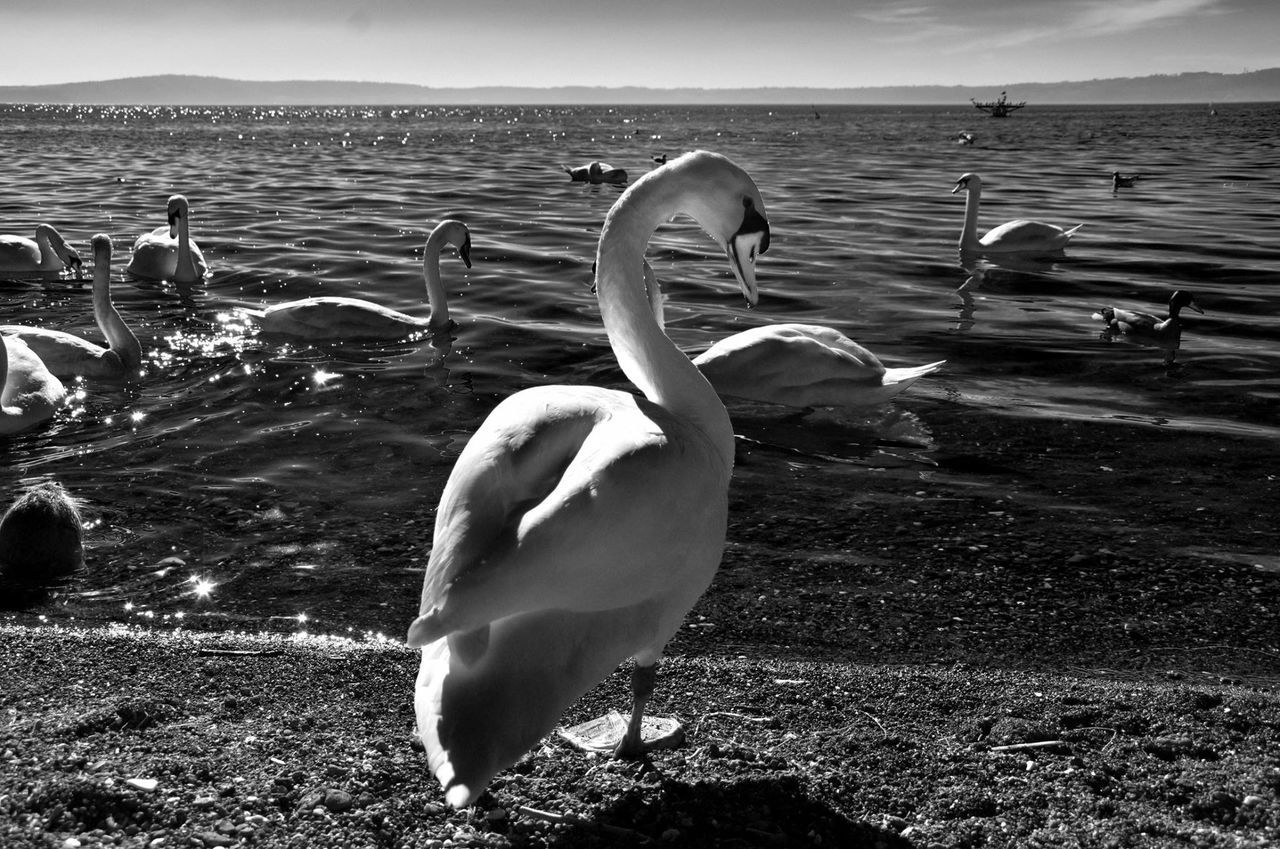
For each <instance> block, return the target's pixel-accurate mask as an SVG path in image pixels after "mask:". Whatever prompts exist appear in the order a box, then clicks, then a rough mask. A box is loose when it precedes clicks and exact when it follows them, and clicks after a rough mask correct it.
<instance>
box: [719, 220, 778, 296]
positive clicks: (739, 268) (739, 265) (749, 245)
mask: <svg viewBox="0 0 1280 849" xmlns="http://www.w3.org/2000/svg"><path fill="white" fill-rule="evenodd" d="M762 243H763V244H764V247H760V246H761V244H762ZM767 247H768V232H767V231H766V232H765V233H760V232H755V233H739V234H738V235H736V236H734V237H733V238H732V239H730V240H729V246H728V248H726V249H725V253H726V254H727V255H728V257H729V265H730V266H731V267H732V268H733V276H734V277H736V278H738V285H739V286H741V287H742V296H743V297H744V298H746V299H747V303H748V304H750V305H751V306H753V307H754V306H755V305H756V302H757V301H758V300H759V299H760V292H759V290H758V289H757V288H756V253H757V252H759V253H764V251H765V249H766V248H767Z"/></svg>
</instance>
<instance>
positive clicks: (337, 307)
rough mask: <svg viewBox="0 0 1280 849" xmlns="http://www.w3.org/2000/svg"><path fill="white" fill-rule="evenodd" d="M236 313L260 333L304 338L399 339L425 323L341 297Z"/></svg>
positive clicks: (379, 307) (425, 320)
mask: <svg viewBox="0 0 1280 849" xmlns="http://www.w3.org/2000/svg"><path fill="white" fill-rule="evenodd" d="M240 313H241V314H242V315H245V316H246V317H249V318H252V319H253V320H254V321H256V322H257V323H258V326H259V328H260V329H261V330H262V331H263V332H266V333H274V334H279V335H282V336H298V337H303V338H307V339H403V338H404V337H405V336H408V335H409V334H410V333H413V332H415V331H417V330H421V329H423V328H426V327H427V326H428V324H429V320H428V319H425V318H416V317H414V316H411V315H408V314H407V313H402V312H399V311H397V310H393V309H391V308H389V307H384V306H382V305H381V304H378V303H375V302H373V301H366V300H363V299H361V298H344V297H321V298H303V299H301V300H297V301H289V302H287V303H283V304H275V305H274V306H270V307H267V308H266V309H264V310H260V311H258V310H240Z"/></svg>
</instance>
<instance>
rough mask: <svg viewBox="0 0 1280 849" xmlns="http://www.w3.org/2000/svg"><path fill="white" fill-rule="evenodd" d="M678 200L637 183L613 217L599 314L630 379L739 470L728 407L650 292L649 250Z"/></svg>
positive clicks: (604, 246)
mask: <svg viewBox="0 0 1280 849" xmlns="http://www.w3.org/2000/svg"><path fill="white" fill-rule="evenodd" d="M655 186H656V187H657V189H658V190H657V191H655ZM678 201H679V196H678V195H675V196H673V195H671V194H670V193H662V192H661V181H658V182H657V183H655V182H650V183H647V184H644V183H637V184H636V185H635V186H633V187H632V188H631V189H629V190H628V197H626V198H625V201H624V202H619V204H618V205H617V206H615V207H614V209H613V210H612V211H611V212H610V213H609V216H608V217H607V218H606V219H605V223H604V228H603V229H602V231H601V234H600V247H599V252H598V255H597V257H596V269H597V273H596V291H597V297H598V299H599V302H600V315H601V318H602V319H603V321H604V328H605V333H606V334H608V337H609V343H610V345H611V346H612V347H613V352H614V356H615V357H617V360H618V365H619V366H620V367H621V369H622V372H623V374H625V375H626V376H627V379H628V380H630V381H631V382H632V383H633V384H635V386H636V387H637V388H638V389H639V390H640V391H641V392H642V393H643V394H644V396H645V397H646V398H647V399H649V400H650V401H652V402H653V403H655V404H657V405H658V406H660V407H662V408H663V409H665V410H667V411H668V412H671V413H672V414H674V415H676V416H678V417H680V418H682V419H685V420H687V421H689V422H691V423H693V424H694V425H695V426H696V427H697V428H698V429H699V430H701V431H702V432H703V433H704V434H705V435H706V436H707V438H708V439H709V440H710V441H711V443H712V444H713V445H714V446H715V448H716V450H717V451H718V452H719V454H720V456H721V458H722V459H723V460H724V463H725V467H726V468H727V469H732V468H733V427H732V425H731V424H730V423H729V415H728V413H727V412H725V408H724V404H723V403H722V402H721V401H720V398H719V396H718V395H717V394H716V392H715V390H714V389H712V387H711V384H710V383H708V382H707V379H706V378H705V377H703V376H702V373H701V372H699V371H698V369H697V367H695V366H694V365H693V363H692V362H690V360H689V358H688V357H686V356H685V355H684V354H683V353H682V352H681V351H680V349H679V348H677V347H676V345H675V343H673V342H672V341H671V340H670V339H668V338H667V336H666V334H665V333H663V331H662V328H661V327H659V325H658V322H657V320H656V318H655V316H654V311H653V306H652V304H651V303H650V302H649V296H648V294H647V292H646V287H645V281H644V271H643V267H644V266H643V263H644V249H645V246H646V245H648V243H649V238H650V237H651V236H652V235H653V233H654V231H655V230H656V229H657V228H658V226H659V225H660V224H661V223H662V222H663V221H665V220H667V219H669V218H671V217H672V216H673V215H675V214H677V213H679V212H680V211H681V209H680V206H679V204H678Z"/></svg>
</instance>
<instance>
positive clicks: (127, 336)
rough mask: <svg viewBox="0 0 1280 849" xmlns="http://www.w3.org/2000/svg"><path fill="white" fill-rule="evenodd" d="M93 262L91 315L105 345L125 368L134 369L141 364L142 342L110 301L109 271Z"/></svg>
mask: <svg viewBox="0 0 1280 849" xmlns="http://www.w3.org/2000/svg"><path fill="white" fill-rule="evenodd" d="M97 267H98V263H96V262H95V263H94V275H93V317H94V319H95V320H96V321H97V322H98V329H99V330H101V331H102V335H103V336H105V337H106V340H107V347H108V348H110V349H111V350H112V351H114V352H115V353H116V355H117V356H118V357H119V358H120V362H121V364H122V365H123V366H124V367H125V368H126V369H136V368H138V367H139V366H141V365H142V344H141V343H140V342H138V337H137V336H136V335H134V332H133V331H132V330H130V329H129V325H127V324H125V323H124V319H123V318H121V316H120V312H119V310H117V309H116V305H115V304H114V303H112V302H111V272H110V271H107V272H105V273H103V272H99V271H98V270H97Z"/></svg>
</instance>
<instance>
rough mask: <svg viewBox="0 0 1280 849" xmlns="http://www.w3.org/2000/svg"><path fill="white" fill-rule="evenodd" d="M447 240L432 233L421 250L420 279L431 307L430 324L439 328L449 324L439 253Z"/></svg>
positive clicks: (438, 234) (447, 295)
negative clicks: (424, 286)
mask: <svg viewBox="0 0 1280 849" xmlns="http://www.w3.org/2000/svg"><path fill="white" fill-rule="evenodd" d="M447 241H448V239H446V238H445V236H444V234H443V233H439V232H436V231H432V233H431V235H430V236H428V237H427V244H426V246H425V247H423V249H422V279H423V281H424V282H425V283H426V286H427V303H428V304H430V306H431V324H432V326H435V327H440V326H443V325H446V324H448V323H449V293H448V292H447V291H445V288H444V281H442V280H441V279H440V252H441V251H442V250H444V246H445V243H446V242H447Z"/></svg>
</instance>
